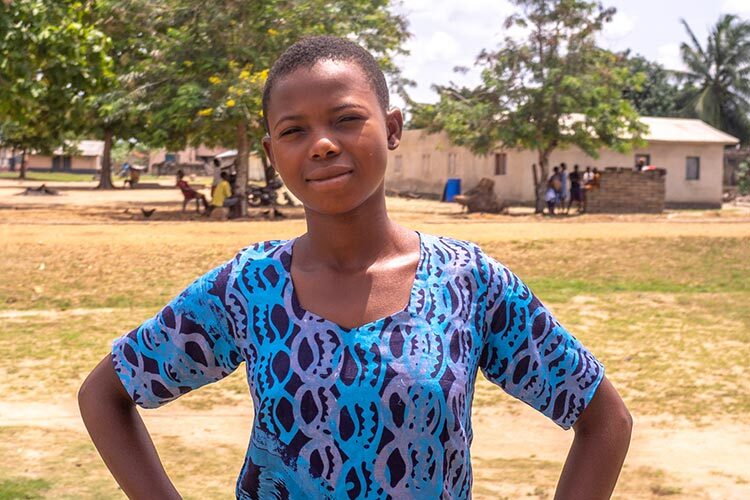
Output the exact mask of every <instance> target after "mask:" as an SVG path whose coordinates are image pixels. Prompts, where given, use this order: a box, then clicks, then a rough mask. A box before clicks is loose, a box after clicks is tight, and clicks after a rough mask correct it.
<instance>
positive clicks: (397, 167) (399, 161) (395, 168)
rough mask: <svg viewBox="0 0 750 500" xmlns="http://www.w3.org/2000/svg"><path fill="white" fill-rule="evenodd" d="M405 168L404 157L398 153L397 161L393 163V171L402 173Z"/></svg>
mask: <svg viewBox="0 0 750 500" xmlns="http://www.w3.org/2000/svg"><path fill="white" fill-rule="evenodd" d="M403 168H404V158H403V157H402V156H401V155H396V162H395V164H394V165H393V173H394V174H400V173H401V171H402V170H403Z"/></svg>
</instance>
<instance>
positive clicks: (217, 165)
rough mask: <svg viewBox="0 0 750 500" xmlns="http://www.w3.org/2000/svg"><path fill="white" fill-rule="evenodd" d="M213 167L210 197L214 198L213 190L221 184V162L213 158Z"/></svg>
mask: <svg viewBox="0 0 750 500" xmlns="http://www.w3.org/2000/svg"><path fill="white" fill-rule="evenodd" d="M213 165H214V171H213V180H212V181H211V197H212V198H213V196H214V190H215V189H216V186H218V185H219V183H220V182H221V160H219V159H218V158H214V161H213Z"/></svg>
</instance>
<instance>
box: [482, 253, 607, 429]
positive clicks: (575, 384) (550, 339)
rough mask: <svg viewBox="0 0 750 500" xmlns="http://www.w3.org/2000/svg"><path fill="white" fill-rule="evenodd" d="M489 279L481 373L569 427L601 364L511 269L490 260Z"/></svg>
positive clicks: (591, 391) (597, 380)
mask: <svg viewBox="0 0 750 500" xmlns="http://www.w3.org/2000/svg"><path fill="white" fill-rule="evenodd" d="M487 276H488V279H489V287H488V296H487V309H486V316H485V325H484V326H485V344H484V346H483V351H482V357H481V360H480V368H481V370H482V372H483V373H484V375H485V376H486V377H487V378H488V379H489V380H490V381H492V382H493V383H495V384H497V385H499V386H500V387H502V388H503V389H504V390H505V391H506V392H507V393H508V394H510V395H512V396H513V397H515V398H518V399H520V400H521V401H524V402H525V403H527V404H528V405H530V406H532V407H533V408H536V409H537V410H538V411H540V412H542V413H543V414H544V415H546V416H547V417H549V418H550V419H552V420H553V421H554V422H555V423H556V424H557V425H559V426H560V427H562V428H563V429H569V428H570V427H571V426H572V425H573V424H574V423H575V422H576V420H577V419H578V417H579V416H580V415H581V412H583V410H584V408H586V406H587V405H588V404H589V402H590V401H591V399H592V398H593V397H594V393H595V392H596V389H597V387H598V386H599V383H600V382H601V380H602V378H603V377H604V366H603V365H602V364H601V363H600V362H599V361H598V360H597V359H596V358H595V357H594V356H593V355H592V354H591V353H590V352H589V351H588V350H587V349H586V348H585V347H584V346H583V345H582V344H581V343H580V342H579V341H578V340H577V339H576V338H575V337H574V336H573V335H571V334H570V333H569V332H568V331H567V330H566V329H565V328H563V327H562V326H561V325H560V323H558V322H557V320H556V319H555V317H554V316H553V315H552V313H551V312H550V311H549V309H547V308H546V307H545V306H544V304H542V303H541V302H540V301H539V299H538V298H537V297H536V296H535V295H534V294H533V293H532V291H531V290H530V289H529V287H527V286H526V285H525V284H524V283H523V282H522V281H521V280H520V279H519V278H518V277H517V276H516V275H515V274H513V273H512V272H511V271H510V270H509V269H507V268H506V267H505V266H503V265H502V264H500V263H498V262H497V261H494V260H493V259H490V258H488V274H487Z"/></svg>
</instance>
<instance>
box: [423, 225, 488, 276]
mask: <svg viewBox="0 0 750 500" xmlns="http://www.w3.org/2000/svg"><path fill="white" fill-rule="evenodd" d="M421 236H422V239H423V242H424V246H425V250H426V254H427V260H429V261H431V263H432V264H433V266H440V267H446V266H449V267H454V268H461V269H464V270H469V271H470V270H474V269H478V270H480V271H481V270H485V269H486V268H487V267H488V266H489V265H492V264H499V263H498V262H497V261H495V260H494V259H493V258H492V257H490V256H488V255H487V254H486V253H485V251H484V250H483V249H482V248H481V247H480V246H479V245H478V244H477V243H474V242H473V241H469V240H461V239H457V238H451V237H449V236H435V235H428V234H421Z"/></svg>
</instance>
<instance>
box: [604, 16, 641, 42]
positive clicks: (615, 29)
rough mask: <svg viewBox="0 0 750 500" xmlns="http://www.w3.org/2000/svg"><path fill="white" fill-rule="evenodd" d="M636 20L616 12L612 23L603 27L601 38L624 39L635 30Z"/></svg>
mask: <svg viewBox="0 0 750 500" xmlns="http://www.w3.org/2000/svg"><path fill="white" fill-rule="evenodd" d="M635 21H636V18H635V17H633V16H631V15H630V14H628V13H626V12H624V11H621V10H618V11H617V13H616V14H615V17H614V18H612V22H610V23H607V24H605V25H604V29H603V30H602V36H603V37H604V38H605V39H607V40H619V39H621V38H624V37H626V36H627V35H629V34H630V33H632V32H633V30H634V29H635Z"/></svg>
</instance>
